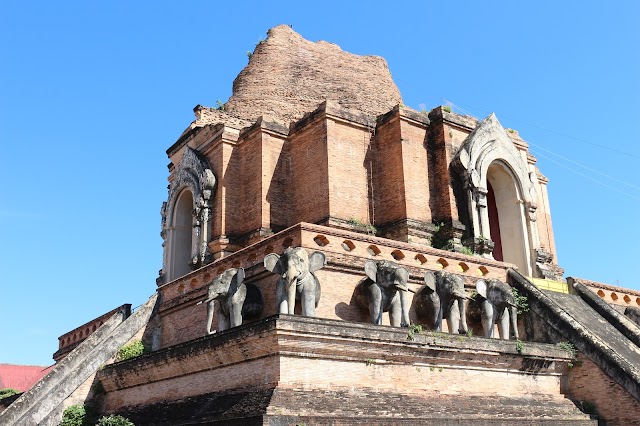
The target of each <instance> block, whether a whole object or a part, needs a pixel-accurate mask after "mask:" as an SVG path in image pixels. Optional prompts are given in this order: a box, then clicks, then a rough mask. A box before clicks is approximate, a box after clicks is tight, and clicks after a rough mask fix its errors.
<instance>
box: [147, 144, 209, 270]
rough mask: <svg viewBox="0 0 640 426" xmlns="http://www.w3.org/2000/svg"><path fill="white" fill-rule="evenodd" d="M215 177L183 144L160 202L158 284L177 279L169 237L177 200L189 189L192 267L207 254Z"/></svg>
mask: <svg viewBox="0 0 640 426" xmlns="http://www.w3.org/2000/svg"><path fill="white" fill-rule="evenodd" d="M215 184H216V178H215V176H214V174H213V172H212V171H211V168H210V167H209V164H208V162H207V160H206V158H204V157H203V156H201V155H200V154H199V153H198V152H196V151H195V150H193V149H191V148H189V147H188V146H186V147H185V148H184V153H183V154H182V159H181V160H180V163H179V164H178V165H177V167H176V168H175V170H174V173H173V179H172V181H171V184H170V185H169V196H168V198H167V201H166V202H164V203H162V209H161V211H160V214H161V216H162V230H161V232H160V236H161V237H162V239H163V244H162V246H163V247H164V253H163V265H162V271H161V276H160V279H159V283H165V282H168V281H171V280H173V279H176V278H178V277H176V276H173V275H174V274H173V273H172V271H171V256H172V247H171V245H172V240H173V238H172V237H173V235H172V234H173V233H174V232H173V231H174V224H175V220H176V218H175V217H174V214H175V211H176V203H177V202H178V199H179V198H180V196H181V194H182V193H183V192H184V191H185V190H188V191H190V192H191V196H192V200H193V206H192V212H191V214H192V225H193V233H192V238H191V242H192V244H191V253H190V258H191V261H190V263H191V266H192V267H197V266H201V265H203V264H204V263H206V262H207V259H208V257H209V250H208V246H207V243H208V240H209V230H210V224H209V222H210V220H211V201H212V195H213V190H214V188H215Z"/></svg>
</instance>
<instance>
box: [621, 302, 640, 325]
mask: <svg viewBox="0 0 640 426" xmlns="http://www.w3.org/2000/svg"><path fill="white" fill-rule="evenodd" d="M624 315H625V316H626V317H627V318H629V319H630V320H631V321H633V322H634V323H636V324H637V325H638V327H640V308H636V307H635V306H627V308H626V309H625V310H624Z"/></svg>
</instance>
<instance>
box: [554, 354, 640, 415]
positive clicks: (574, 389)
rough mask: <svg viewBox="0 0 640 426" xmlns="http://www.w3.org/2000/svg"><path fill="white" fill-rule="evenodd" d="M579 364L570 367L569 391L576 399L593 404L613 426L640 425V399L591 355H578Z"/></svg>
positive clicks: (567, 391) (570, 395) (571, 396)
mask: <svg viewBox="0 0 640 426" xmlns="http://www.w3.org/2000/svg"><path fill="white" fill-rule="evenodd" d="M578 361H579V362H578V363H577V366H576V367H574V368H571V369H570V370H569V375H568V379H567V389H566V392H565V393H566V394H567V395H568V396H569V397H570V398H571V399H573V400H574V401H586V402H587V403H590V404H593V405H594V406H595V408H596V410H597V412H598V414H600V416H601V417H602V418H604V419H606V420H607V425H610V426H632V425H640V401H638V400H637V399H635V398H634V397H633V396H631V395H629V393H628V392H627V391H625V390H624V389H623V388H622V387H621V386H620V385H618V384H617V383H616V382H615V381H613V380H612V379H611V378H610V377H609V376H607V375H606V374H605V373H603V372H602V370H600V368H598V366H596V365H595V364H594V363H593V362H591V361H590V360H589V359H588V358H586V357H584V356H582V355H578Z"/></svg>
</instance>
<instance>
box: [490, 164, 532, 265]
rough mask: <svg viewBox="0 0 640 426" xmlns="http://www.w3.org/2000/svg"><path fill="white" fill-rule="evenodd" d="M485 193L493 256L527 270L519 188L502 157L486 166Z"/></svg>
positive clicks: (528, 261)
mask: <svg viewBox="0 0 640 426" xmlns="http://www.w3.org/2000/svg"><path fill="white" fill-rule="evenodd" d="M487 193H488V194H487V215H488V221H489V230H490V235H491V239H492V240H493V242H494V250H493V253H494V258H495V259H496V260H502V261H504V262H509V263H513V264H515V265H516V266H517V267H518V269H519V270H520V271H524V272H525V273H527V274H530V273H531V270H530V269H531V267H530V263H531V262H530V250H529V248H530V244H529V238H528V232H527V223H526V222H527V221H526V213H525V211H524V208H523V203H522V197H521V195H520V188H519V185H518V184H517V181H516V178H515V176H514V174H513V172H512V171H511V169H510V168H509V166H507V165H506V164H504V163H503V162H502V161H494V162H493V163H491V165H490V166H489V168H488V169H487ZM493 209H495V211H493Z"/></svg>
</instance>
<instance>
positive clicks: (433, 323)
mask: <svg viewBox="0 0 640 426" xmlns="http://www.w3.org/2000/svg"><path fill="white" fill-rule="evenodd" d="M424 284H425V285H424V286H423V287H422V288H421V289H420V290H418V293H417V294H416V303H415V305H416V315H417V316H418V319H420V320H421V321H425V324H426V325H427V326H428V327H429V328H430V329H431V330H435V331H442V320H443V319H446V320H447V326H448V327H449V333H452V334H458V333H460V334H466V333H467V330H468V327H467V308H466V306H467V299H468V297H467V295H466V294H465V291H464V280H463V279H462V277H461V276H460V275H456V274H452V273H451V272H447V271H435V272H431V271H427V272H426V273H425V274H424Z"/></svg>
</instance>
